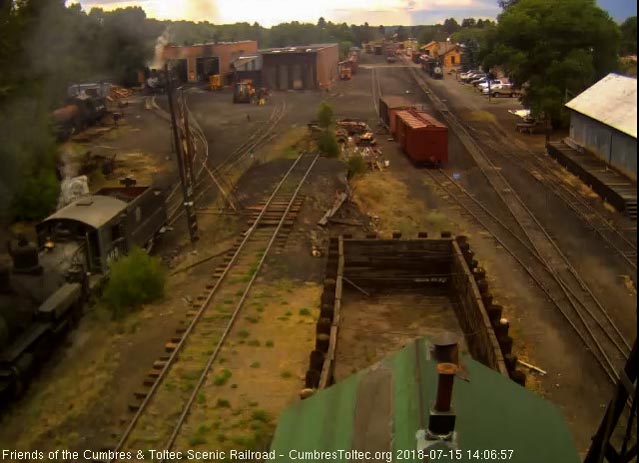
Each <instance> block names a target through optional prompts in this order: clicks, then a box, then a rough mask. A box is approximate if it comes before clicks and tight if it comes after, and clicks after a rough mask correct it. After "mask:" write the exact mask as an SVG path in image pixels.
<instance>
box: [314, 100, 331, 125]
mask: <svg viewBox="0 0 639 463" xmlns="http://www.w3.org/2000/svg"><path fill="white" fill-rule="evenodd" d="M317 121H318V122H319V125H320V127H324V128H328V127H329V126H330V125H331V124H332V123H333V108H332V107H331V105H329V104H328V103H326V102H325V101H322V102H321V103H320V105H319V108H318V109H317Z"/></svg>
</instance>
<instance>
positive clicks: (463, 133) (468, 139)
mask: <svg viewBox="0 0 639 463" xmlns="http://www.w3.org/2000/svg"><path fill="white" fill-rule="evenodd" d="M411 71H412V74H413V77H414V78H415V80H416V82H417V83H418V85H419V86H420V87H421V88H422V90H424V92H425V93H427V94H428V95H429V97H430V98H431V100H432V101H433V103H435V106H436V107H437V108H438V109H439V110H440V112H441V113H442V115H443V116H444V117H445V118H446V119H447V120H448V122H449V123H450V124H451V126H453V127H456V128H457V132H458V135H459V136H460V138H461V140H462V143H464V144H465V145H466V146H467V148H468V149H469V150H471V154H472V151H474V152H475V155H477V156H480V157H481V158H480V159H482V160H483V163H486V164H488V167H489V168H491V169H492V170H493V171H494V174H495V175H497V176H498V178H499V180H500V181H501V182H502V183H503V185H505V186H506V187H507V188H508V189H509V190H510V192H511V193H513V196H514V198H515V200H516V201H518V202H519V204H520V206H521V207H522V209H523V210H524V211H525V212H526V214H528V216H527V217H528V218H532V219H533V222H534V223H535V225H536V226H537V227H538V228H539V230H541V232H542V233H543V235H544V236H545V238H546V240H547V241H548V242H550V244H551V246H552V248H554V251H555V252H556V253H557V254H559V256H560V257H561V259H562V260H563V261H564V264H565V266H566V269H567V270H568V271H569V272H570V274H571V275H572V276H573V278H575V280H576V281H577V283H578V284H579V286H581V287H582V289H583V290H584V291H585V292H587V293H588V294H589V295H590V296H591V298H592V300H593V301H594V302H595V304H596V305H597V306H598V308H599V310H600V312H601V314H602V315H603V316H604V318H605V319H606V320H607V322H608V324H609V325H610V326H611V327H612V329H613V331H615V332H616V333H617V336H618V337H619V338H620V339H621V340H622V341H623V343H624V344H627V342H626V341H625V339H624V338H623V336H622V335H621V333H620V331H619V330H618V328H617V326H616V325H615V324H614V322H613V321H612V320H611V318H610V316H609V314H608V313H607V311H606V310H605V308H603V306H602V305H601V303H600V302H599V301H598V300H597V299H596V297H594V295H593V294H592V291H590V288H588V287H587V286H586V285H585V283H584V282H583V280H581V278H580V277H579V275H578V274H577V273H576V271H575V269H574V268H573V267H572V265H571V264H570V263H569V262H568V260H567V259H566V257H565V256H564V255H563V253H562V252H561V251H560V250H559V249H558V248H557V245H556V243H554V241H553V240H552V238H550V236H549V235H548V233H547V231H546V230H545V228H544V227H543V226H542V225H541V224H540V223H539V221H538V220H537V219H536V217H534V215H533V214H532V212H531V211H530V210H529V209H528V207H527V206H526V205H525V204H524V203H523V201H522V200H521V198H520V197H519V195H517V194H516V192H515V191H514V190H513V189H512V187H510V185H509V183H508V182H507V181H506V179H505V178H504V177H503V175H502V174H501V172H499V171H498V170H497V169H496V166H495V165H494V163H492V161H491V160H490V159H489V158H488V156H487V155H486V154H485V153H484V152H483V150H481V149H480V148H479V147H478V146H476V144H474V143H473V140H472V136H471V135H470V134H469V133H468V131H467V130H466V129H465V127H463V125H462V124H461V123H460V122H458V121H457V119H456V118H455V117H454V116H453V115H452V114H451V113H450V111H449V110H448V109H447V107H446V105H445V104H444V103H443V102H442V101H441V100H440V99H439V98H438V97H437V96H436V95H433V94H432V92H430V90H429V89H428V87H427V85H426V84H425V82H423V80H422V79H421V78H420V77H419V76H418V75H417V73H416V72H415V69H411ZM475 155H474V156H473V157H475ZM477 164H478V166H479V167H480V170H481V171H482V173H483V174H484V176H485V177H486V179H487V180H488V182H489V183H490V184H491V185H492V186H493V189H494V190H495V192H496V193H497V194H498V196H499V197H500V199H501V200H502V201H503V202H504V204H506V206H507V207H508V209H509V211H510V212H511V215H512V216H513V218H514V219H515V221H516V222H517V223H518V224H519V226H520V228H521V229H522V231H523V232H524V234H525V235H526V237H527V238H528V240H529V241H530V243H531V245H532V246H533V247H534V248H535V250H536V253H537V255H538V256H539V257H540V258H542V260H544V259H543V257H542V255H541V253H540V250H539V249H538V248H537V246H536V245H535V242H534V241H533V239H532V237H531V236H530V235H529V233H528V230H526V228H525V226H524V224H523V223H522V222H521V220H520V218H519V217H517V215H516V214H515V213H514V211H513V210H512V207H511V205H510V204H509V202H508V201H507V200H506V198H505V197H504V195H503V194H502V193H501V191H500V190H499V188H498V187H497V186H496V185H495V183H494V181H493V179H492V178H491V176H490V175H489V174H488V173H487V172H486V167H485V166H484V165H482V163H481V162H478V163H477ZM544 261H545V260H544ZM547 265H548V269H549V270H550V271H551V272H552V274H553V278H554V279H555V280H556V281H557V283H559V285H560V288H561V290H562V292H563V293H564V295H565V296H566V298H567V301H568V302H569V303H570V305H571V306H572V307H573V309H574V310H575V312H576V313H577V314H578V316H579V318H580V319H582V323H584V326H586V322H585V321H584V320H583V316H582V315H581V314H580V313H579V312H580V311H579V310H578V309H577V307H576V305H575V302H577V303H578V304H579V305H580V306H581V307H583V308H584V309H586V311H587V312H588V314H589V315H590V316H591V318H592V319H593V320H594V321H595V323H596V324H597V325H598V326H600V327H601V324H600V322H599V320H598V319H597V317H595V316H594V315H593V313H592V311H590V310H589V309H588V308H587V307H586V305H585V302H584V301H583V300H581V299H580V298H579V297H577V296H576V294H575V293H574V291H573V290H572V288H570V286H569V285H568V284H567V283H566V281H564V280H563V279H562V278H561V276H560V275H559V274H557V271H556V270H555V268H553V267H552V266H550V265H549V263H547ZM526 270H528V269H526ZM571 325H572V324H571ZM572 326H573V328H575V327H574V325H572ZM589 331H590V330H589ZM602 331H603V332H604V334H605V335H606V337H607V338H608V339H610V340H611V341H612V344H613V345H614V346H615V347H616V348H617V349H618V350H619V351H620V352H621V353H622V356H623V357H624V358H627V353H626V352H625V351H624V350H623V349H622V348H621V346H619V343H618V342H617V339H616V338H615V337H612V336H610V334H609V333H608V332H607V330H602ZM582 339H583V338H582ZM593 341H594V342H595V344H596V345H597V347H598V349H599V355H601V356H602V357H603V360H604V361H605V363H607V364H608V365H609V367H608V368H610V369H612V371H613V376H614V377H616V376H618V373H617V369H616V368H614V366H613V365H612V364H611V363H612V362H611V359H610V358H609V356H608V355H607V353H606V352H605V350H604V349H603V347H602V346H601V344H600V343H599V341H598V340H597V339H596V338H595V337H594V336H593ZM586 346H588V343H586ZM588 347H589V346H588ZM591 351H592V352H593V355H594V356H595V358H596V359H597V360H598V361H599V362H600V363H601V360H600V359H599V358H598V355H597V353H596V352H595V351H594V350H591ZM602 366H603V365H602ZM608 368H606V367H604V371H605V372H606V373H607V374H608V376H609V377H610V376H611V375H610V372H609V371H608ZM611 379H612V377H611ZM613 381H614V379H613Z"/></svg>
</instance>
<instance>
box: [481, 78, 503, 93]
mask: <svg viewBox="0 0 639 463" xmlns="http://www.w3.org/2000/svg"><path fill="white" fill-rule="evenodd" d="M488 82H489V81H488V80H486V81H485V82H482V83H480V84H477V89H478V90H480V91H481V90H483V89H485V88H488ZM505 83H506V82H502V81H501V80H491V81H490V87H491V88H492V87H493V86H495V85H501V84H505Z"/></svg>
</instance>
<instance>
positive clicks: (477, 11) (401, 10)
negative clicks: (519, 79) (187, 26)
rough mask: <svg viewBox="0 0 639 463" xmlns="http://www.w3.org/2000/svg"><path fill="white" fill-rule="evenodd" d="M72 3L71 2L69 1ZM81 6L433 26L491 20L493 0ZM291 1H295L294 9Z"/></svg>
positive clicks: (170, 14) (154, 13) (110, 2)
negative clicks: (438, 21)
mask: <svg viewBox="0 0 639 463" xmlns="http://www.w3.org/2000/svg"><path fill="white" fill-rule="evenodd" d="M73 1H77V0H73ZM79 1H80V3H81V4H82V5H83V6H85V7H93V6H100V7H104V8H105V9H106V10H112V9H114V8H119V7H126V6H134V5H139V6H142V7H143V8H144V10H145V11H146V13H147V16H149V17H152V18H158V19H188V20H193V21H211V22H216V23H231V22H239V21H246V22H250V23H252V22H254V21H258V22H259V23H260V24H263V25H265V26H271V25H274V24H279V23H281V22H287V21H300V22H311V23H315V22H317V20H318V19H319V17H320V16H322V17H324V18H325V19H326V20H327V21H333V22H339V23H341V22H346V23H349V24H363V23H364V22H368V23H369V24H386V25H396V24H404V25H416V24H433V22H432V21H433V19H431V18H442V17H443V18H449V17H454V18H458V19H459V20H461V19H462V18H468V17H488V18H493V19H494V18H495V17H496V16H497V14H499V11H500V9H499V7H498V6H497V1H496V0H312V1H309V2H304V3H303V4H294V3H292V2H291V0H268V1H267V0H138V1H133V0H79ZM295 5H299V6H298V7H296V6H295Z"/></svg>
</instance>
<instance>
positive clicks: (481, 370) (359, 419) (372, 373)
mask: <svg viewBox="0 0 639 463" xmlns="http://www.w3.org/2000/svg"><path fill="white" fill-rule="evenodd" d="M430 348H431V347H430V345H429V344H428V343H427V342H426V341H425V340H424V339H418V340H416V341H415V342H413V343H411V344H409V345H408V346H406V347H405V348H404V349H402V350H401V351H399V352H397V353H395V354H393V355H391V356H389V357H387V358H386V359H384V360H383V361H382V362H380V363H378V364H376V365H374V366H372V367H370V368H368V369H366V370H364V371H361V372H359V373H357V374H355V375H352V376H350V377H348V378H346V379H345V380H344V381H341V382H339V383H337V384H335V385H333V386H331V387H329V388H327V389H324V390H321V391H318V392H317V393H316V394H315V395H314V396H312V397H310V398H308V399H305V400H303V401H299V402H296V403H295V404H293V405H291V406H290V407H289V408H288V409H286V410H285V411H284V413H283V414H282V415H281V416H280V419H279V421H278V426H277V429H276V431H275V436H274V438H273V443H272V446H271V449H272V450H274V451H275V455H276V457H275V460H276V461H282V462H284V461H291V452H293V453H294V455H293V456H294V458H295V459H297V460H299V461H300V462H306V461H308V462H311V461H348V459H347V458H346V457H344V456H342V457H341V458H339V456H338V457H337V458H330V457H326V458H318V457H317V456H315V458H313V456H312V455H303V454H300V453H297V452H313V451H318V452H338V451H339V450H342V451H349V450H359V451H363V452H366V451H370V452H374V451H388V452H391V451H392V452H393V460H395V457H396V455H397V452H398V451H414V450H416V448H417V440H416V433H417V431H419V430H423V429H424V428H425V427H426V426H427V425H428V414H429V409H430V407H431V405H432V403H433V401H434V399H435V395H436V390H437V372H436V364H435V361H434V360H433V359H432V358H431V355H430ZM461 361H462V364H463V368H464V373H465V376H467V378H466V379H465V380H462V379H460V378H456V379H455V384H454V388H453V402H452V406H453V410H454V411H455V413H456V415H457V418H456V424H455V432H456V441H457V442H456V445H457V448H458V449H460V450H462V451H463V452H464V461H467V460H468V458H466V457H467V455H466V453H465V451H466V450H473V451H474V450H479V449H509V450H512V461H517V462H520V463H527V462H530V463H538V462H540V461H561V462H562V463H577V462H579V461H580V460H579V456H578V454H577V451H576V450H575V447H574V444H573V442H572V438H571V436H570V432H569V431H568V428H567V426H566V423H565V422H564V420H563V418H562V416H561V414H560V412H559V410H558V409H557V408H556V407H555V406H554V405H552V404H551V403H550V402H547V401H545V400H544V399H542V398H541V397H539V396H537V395H536V394H534V393H532V392H530V391H528V390H526V389H525V388H522V387H521V386H519V385H517V384H515V383H514V382H513V381H511V380H509V379H508V378H505V377H503V376H502V375H500V374H499V373H497V372H495V371H493V370H491V369H490V368H488V367H485V366H484V365H481V364H480V363H478V362H475V361H474V360H472V358H470V357H468V356H462V357H461ZM540 442H542V443H543V445H539V443H540ZM480 452H481V450H480ZM407 460H408V461H413V460H415V461H416V460H417V458H411V457H408V458H407ZM350 461H355V460H354V459H351V460H350ZM378 461H385V460H383V459H378ZM386 461H390V460H386Z"/></svg>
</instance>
